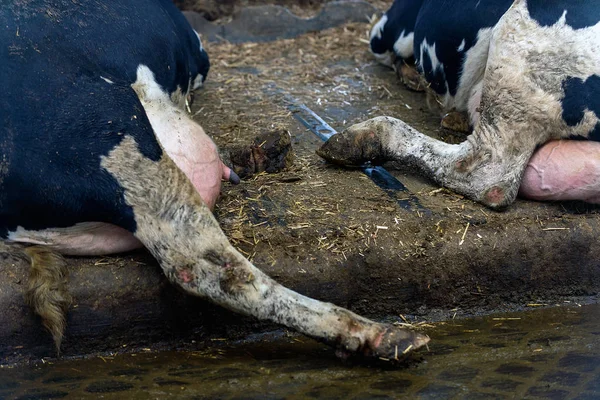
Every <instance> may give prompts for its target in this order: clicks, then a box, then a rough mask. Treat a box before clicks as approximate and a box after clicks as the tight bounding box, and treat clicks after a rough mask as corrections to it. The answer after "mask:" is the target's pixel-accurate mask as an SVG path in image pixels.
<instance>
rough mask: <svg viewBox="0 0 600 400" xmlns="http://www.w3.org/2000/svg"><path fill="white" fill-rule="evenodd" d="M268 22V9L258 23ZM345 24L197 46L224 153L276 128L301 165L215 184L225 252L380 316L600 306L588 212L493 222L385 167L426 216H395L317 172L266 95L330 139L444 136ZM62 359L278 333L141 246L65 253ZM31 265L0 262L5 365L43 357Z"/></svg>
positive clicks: (208, 124) (369, 196) (562, 206)
mask: <svg viewBox="0 0 600 400" xmlns="http://www.w3.org/2000/svg"><path fill="white" fill-rule="evenodd" d="M265 18H269V15H265ZM367 30H368V23H366V22H364V23H361V22H354V23H349V24H345V25H343V26H340V27H337V28H333V29H329V30H325V31H322V32H317V33H309V34H305V35H302V36H300V37H298V38H296V39H285V40H278V41H275V42H270V43H262V44H257V43H245V44H243V43H242V44H231V43H226V42H221V43H214V42H213V43H207V45H206V47H207V49H208V52H209V54H210V55H211V58H212V69H211V72H210V74H209V77H208V80H207V83H206V85H205V88H204V89H202V90H201V91H200V92H199V93H198V94H197V96H196V102H195V104H194V107H193V109H192V114H194V115H195V118H196V119H197V121H198V122H199V123H200V124H201V125H202V126H203V127H204V128H205V129H206V131H207V132H208V133H209V134H210V135H211V136H213V137H214V139H215V141H216V142H217V144H218V145H219V146H220V147H221V149H222V151H223V153H224V154H225V155H226V154H227V149H228V148H231V147H233V146H236V145H240V144H245V143H249V142H251V141H252V140H253V139H254V138H255V137H256V136H257V135H258V134H260V133H261V132H265V131H270V130H274V129H284V130H287V131H289V132H290V134H291V136H292V145H293V148H294V151H295V156H296V161H295V164H294V166H292V167H291V168H290V169H289V170H287V171H284V172H281V173H278V174H260V175H258V176H255V177H253V178H250V179H249V180H247V181H244V182H243V183H242V184H241V185H239V186H230V185H229V184H225V186H224V188H223V191H222V198H221V200H220V202H219V204H218V205H217V209H216V211H215V212H216V214H217V216H218V219H219V221H220V223H221V224H222V227H223V229H224V230H225V232H226V233H227V235H228V237H230V238H231V241H232V243H233V244H234V245H235V246H236V247H237V248H238V249H239V250H240V251H242V252H243V253H244V254H246V255H247V256H248V257H249V258H250V259H251V260H252V261H253V262H254V263H255V264H256V265H257V266H259V267H260V268H262V269H263V270H264V271H265V272H266V273H268V274H269V275H270V276H272V277H273V278H275V279H277V280H278V281H280V282H281V283H283V284H284V285H286V286H289V287H291V288H292V289H294V290H297V291H299V292H301V293H303V294H306V295H309V296H313V297H315V298H318V299H321V300H325V301H331V302H334V303H336V304H338V305H341V306H345V307H348V308H350V309H352V310H353V311H356V312H359V313H362V314H364V315H366V316H370V317H374V318H384V317H388V318H390V317H391V318H398V316H399V315H400V314H403V315H411V316H412V318H414V319H419V320H424V319H443V318H447V317H450V316H453V315H458V316H461V315H471V314H476V313H482V312H490V311H494V310H507V309H515V308H524V307H527V305H528V304H529V305H531V304H555V303H562V302H564V301H574V300H577V301H594V300H596V299H597V296H598V293H599V291H600V266H599V265H598V261H597V260H598V259H600V246H599V245H598V240H597V236H598V232H599V231H600V230H599V229H600V226H599V219H598V210H597V209H596V208H594V207H590V206H586V205H583V204H578V203H569V204H566V203H557V204H551V203H535V202H528V201H522V200H518V201H517V202H516V203H515V204H514V205H513V206H511V207H510V208H509V209H508V210H506V211H504V212H494V211H490V210H487V209H485V208H483V207H482V206H481V205H479V204H476V203H473V202H471V201H468V200H465V199H463V198H462V197H460V196H457V195H456V194H454V193H452V192H449V191H447V190H438V188H437V187H435V186H432V185H431V184H430V183H429V182H427V181H424V180H423V179H421V178H419V177H418V176H416V175H414V174H412V173H411V171H408V170H405V169H402V167H401V166H396V167H399V169H393V167H394V166H386V167H388V169H389V170H390V171H391V172H392V173H393V174H394V175H395V176H396V177H397V178H398V179H399V180H400V181H401V182H403V183H404V185H405V186H406V187H407V188H408V189H409V191H410V193H411V194H412V195H414V196H416V197H417V198H418V199H419V201H420V203H421V204H422V205H423V207H424V208H425V209H426V210H427V211H426V212H423V210H417V209H413V210H406V209H405V208H403V207H401V205H400V203H399V201H398V199H400V200H402V199H403V198H404V197H405V196H407V194H406V193H399V194H398V195H397V197H396V198H395V199H394V198H391V197H390V196H388V195H387V194H386V193H384V192H383V191H382V190H381V189H380V188H379V187H377V186H376V185H375V184H373V182H372V181H371V180H370V179H369V178H367V177H366V176H365V175H364V174H362V173H361V172H360V171H356V170H344V169H340V168H337V167H332V166H329V165H327V164H325V163H324V162H323V161H322V160H321V159H320V158H319V157H318V156H316V155H315V153H314V151H315V150H316V149H317V147H318V146H319V144H320V141H319V139H317V138H316V137H315V136H314V135H313V134H312V133H311V132H309V131H307V130H306V129H305V128H304V127H302V126H301V125H300V124H299V123H298V122H297V121H296V120H295V119H294V118H293V117H292V115H291V113H290V112H289V111H288V110H287V108H286V107H285V103H284V101H283V98H282V96H281V94H279V95H274V94H273V93H274V92H273V87H274V86H276V87H278V88H280V89H282V90H283V91H284V92H285V93H288V94H290V95H292V96H293V97H295V98H297V99H298V100H299V101H300V102H302V103H305V104H306V105H308V106H309V107H310V108H312V109H313V110H314V111H316V112H317V113H318V114H319V115H321V116H322V117H323V118H324V119H325V120H326V121H328V122H329V123H330V124H331V125H332V126H334V127H335V128H336V129H339V130H342V129H343V128H344V127H345V126H349V125H350V124H352V123H356V122H359V121H361V120H364V119H366V118H370V117H374V116H377V115H391V116H395V117H397V118H401V119H404V120H405V121H406V122H408V123H410V124H411V125H413V126H414V127H415V128H417V129H419V130H421V131H422V132H424V133H427V134H430V135H433V136H436V137H441V138H444V139H445V140H449V141H455V142H456V141H459V140H463V139H464V137H461V136H457V135H455V134H453V133H451V132H447V131H444V130H442V129H441V128H439V116H438V115H436V114H435V113H434V112H432V111H430V109H429V107H428V106H427V104H426V100H425V96H424V95H423V94H420V93H414V92H410V91H408V90H407V89H405V88H404V87H403V86H402V85H401V84H400V83H399V82H398V81H397V79H396V76H395V74H394V72H393V71H391V70H388V69H386V68H384V67H382V66H379V65H377V64H376V63H375V61H374V60H373V58H372V57H371V56H370V54H369V53H368V50H367V45H366V44H365V43H364V40H365V34H366V32H367ZM69 265H70V268H71V284H70V287H71V293H72V294H73V296H74V299H75V302H74V305H73V306H72V307H71V310H70V312H69V321H68V330H67V338H66V340H65V343H64V353H65V355H67V356H69V355H81V354H90V353H96V352H103V351H117V350H127V349H130V348H135V347H137V348H140V347H153V348H161V347H167V348H172V347H173V346H175V347H177V346H178V345H179V344H181V343H183V342H186V343H189V342H190V340H192V339H193V340H195V341H197V342H202V341H210V339H211V338H219V337H230V338H235V337H238V338H239V337H243V336H244V335H245V334H246V333H248V332H256V331H261V330H262V331H264V330H268V329H273V328H274V327H273V326H271V325H265V324H258V323H257V322H256V321H254V320H252V319H247V318H240V317H238V316H236V315H233V314H231V313H229V312H226V311H223V310H221V309H219V308H217V307H214V306H212V305H210V304H207V303H206V302H204V301H202V300H199V299H192V298H189V297H187V296H184V295H183V294H181V293H179V292H178V291H177V290H176V289H174V288H173V287H171V286H170V285H169V284H168V283H167V281H166V279H165V278H164V277H163V275H162V273H161V271H160V268H159V267H158V266H157V264H156V263H155V262H154V260H152V259H151V257H150V256H148V255H147V254H146V253H145V252H139V253H135V254H128V255H124V256H118V257H106V258H102V259H97V258H73V259H70V260H69ZM27 270H28V267H27V265H26V264H25V263H24V262H23V261H22V260H19V259H18V258H15V257H13V256H11V255H9V254H7V255H3V258H2V262H0V274H1V275H2V276H3V277H5V278H3V280H2V282H1V283H0V307H2V310H3V312H2V314H1V315H0V343H3V344H4V345H3V346H1V347H0V364H1V363H8V362H12V361H22V360H24V359H36V358H39V357H46V356H53V354H54V353H53V351H52V343H51V340H50V338H49V335H47V334H46V332H44V331H43V329H42V327H41V325H40V323H39V321H38V320H37V318H35V317H34V316H33V315H31V313H30V311H29V309H28V308H27V307H26V306H25V305H24V303H23V299H22V291H23V284H24V282H26V275H27Z"/></svg>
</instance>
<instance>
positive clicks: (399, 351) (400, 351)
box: [367, 325, 430, 361]
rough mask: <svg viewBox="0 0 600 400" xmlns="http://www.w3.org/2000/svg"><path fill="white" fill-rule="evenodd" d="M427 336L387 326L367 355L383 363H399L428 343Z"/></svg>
mask: <svg viewBox="0 0 600 400" xmlns="http://www.w3.org/2000/svg"><path fill="white" fill-rule="evenodd" d="M429 340H430V339H429V336H427V335H424V334H422V333H418V332H414V331H410V330H407V329H403V328H399V327H397V326H393V325H389V326H388V327H387V328H386V329H385V330H384V331H383V332H382V333H381V334H380V335H379V336H378V337H377V339H376V340H375V342H374V343H372V344H371V345H372V346H373V348H371V349H369V350H368V353H370V354H367V355H370V356H374V357H377V358H379V359H382V360H384V361H387V360H389V361H400V360H402V359H404V358H405V357H406V356H408V355H409V354H410V353H411V352H412V351H414V350H417V349H419V348H421V347H423V346H425V345H426V344H427V343H429Z"/></svg>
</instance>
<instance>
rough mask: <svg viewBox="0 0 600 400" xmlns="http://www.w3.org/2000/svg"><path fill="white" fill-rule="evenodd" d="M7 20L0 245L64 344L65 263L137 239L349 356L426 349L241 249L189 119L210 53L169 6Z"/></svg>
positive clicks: (14, 10) (18, 8)
mask: <svg viewBox="0 0 600 400" xmlns="http://www.w3.org/2000/svg"><path fill="white" fill-rule="evenodd" d="M0 25H1V26H2V30H1V31H0V43H1V44H2V46H0V64H1V65H2V68H0V87H2V88H3V96H1V98H0V123H1V125H0V126H1V128H0V129H1V130H0V132H1V135H0V151H1V153H0V154H1V158H0V237H1V238H2V239H4V240H5V241H6V242H15V243H21V244H23V245H19V246H22V249H23V251H24V252H25V253H26V254H27V256H28V257H29V259H30V260H31V267H32V269H31V277H30V282H29V286H28V289H27V294H26V298H27V300H28V302H29V304H30V305H31V306H32V307H33V308H34V309H35V310H36V312H37V313H39V314H40V315H41V317H42V320H43V323H44V325H45V326H46V327H47V328H48V330H49V331H50V332H51V333H52V335H53V337H54V341H55V343H56V347H57V349H59V348H60V345H61V340H62V337H63V330H64V325H65V318H64V315H65V312H66V310H67V307H68V304H69V297H68V294H67V292H66V286H65V285H66V283H65V281H66V279H65V276H66V272H67V271H66V270H65V265H64V262H63V260H62V258H61V256H60V255H59V254H68V255H101V254H113V253H118V252H122V251H127V250H131V249H134V248H136V247H139V246H140V245H143V246H145V247H146V248H147V249H148V251H150V253H151V254H152V255H153V256H154V257H155V258H156V259H157V260H158V262H159V263H160V265H161V267H162V269H163V271H164V273H165V275H166V276H167V277H168V279H169V280H170V281H171V282H172V283H173V284H175V285H177V286H179V287H180V288H181V289H183V290H184V291H185V292H187V293H189V294H192V295H194V296H201V297H204V298H207V299H209V300H211V301H213V302H215V303H217V304H220V305H222V306H223V307H226V308H229V309H231V310H234V311H237V312H240V313H243V314H247V315H253V316H255V317H257V318H260V319H265V320H271V321H274V322H278V323H281V324H283V325H285V326H287V327H289V328H292V329H296V330H298V331H299V332H302V333H304V334H306V335H308V336H311V337H314V338H316V339H318V340H321V341H324V342H327V343H329V344H332V345H334V346H337V347H338V348H339V349H341V350H343V351H345V352H357V353H359V354H365V355H370V356H376V357H384V358H390V359H393V358H395V357H399V356H402V355H403V354H406V353H408V352H409V351H411V350H413V349H417V348H419V347H421V346H422V345H424V344H426V343H427V342H428V341H429V338H428V337H426V336H424V335H421V334H418V333H414V332H411V331H407V330H404V329H401V328H399V327H396V326H393V325H386V324H380V323H376V322H373V321H370V320H368V319H366V318H362V317H360V316H358V315H356V314H354V313H352V312H350V311H348V310H345V309H343V308H340V307H336V306H334V305H332V304H328V303H323V302H320V301H317V300H313V299H310V298H307V297H304V296H302V295H300V294H298V293H295V292H293V291H291V290H289V289H287V288H285V287H283V286H281V285H279V284H278V283H277V282H275V281H273V280H272V279H270V278H269V277H268V276H266V275H265V274H264V273H262V272H261V271H260V270H259V269H257V268H256V267H255V266H254V265H252V264H251V263H250V262H249V261H248V260H246V259H245V258H244V257H243V256H242V255H241V254H240V253H239V252H238V251H236V249H235V248H233V246H231V244H229V242H228V241H227V238H226V237H225V235H224V234H223V232H222V231H221V228H220V227H219V224H218V223H217V221H216V220H215V218H214V217H213V215H212V213H211V210H210V206H212V205H213V204H214V201H215V199H216V196H217V195H218V192H219V187H220V180H221V178H225V179H228V178H230V176H231V174H230V171H229V169H228V168H227V167H225V166H224V165H223V163H222V162H221V161H220V159H219V157H218V153H217V151H216V148H215V145H214V144H213V143H212V141H211V140H210V139H209V138H208V137H207V136H206V134H205V133H204V131H203V130H202V128H201V127H200V126H199V125H197V124H196V123H195V122H194V121H192V120H191V119H190V118H189V117H188V116H187V115H186V113H185V112H184V105H185V101H186V98H187V96H188V95H189V93H190V91H192V90H193V89H195V88H196V87H198V86H200V85H201V83H202V81H203V80H204V78H205V76H206V73H207V71H208V57H207V55H206V52H205V51H204V50H203V48H202V45H201V43H200V40H199V37H198V36H197V34H196V33H195V32H194V31H193V30H192V29H191V28H190V26H189V25H188V24H187V22H186V21H185V19H184V17H183V16H182V14H180V13H179V11H178V10H177V9H176V8H175V6H174V5H173V4H172V2H171V0H128V1H124V2H115V1H108V0H97V1H93V2H87V1H85V2H75V1H62V0H31V1H28V2H25V3H23V2H21V1H17V0H9V1H8V2H5V3H3V4H2V5H1V6H0ZM230 179H231V180H234V181H235V180H236V179H235V177H232V178H230ZM202 196H204V200H203V199H202Z"/></svg>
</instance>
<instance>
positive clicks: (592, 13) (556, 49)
mask: <svg viewBox="0 0 600 400" xmlns="http://www.w3.org/2000/svg"><path fill="white" fill-rule="evenodd" d="M599 20H600V4H598V2H594V1H568V0H564V1H560V0H556V1H545V0H516V1H514V2H513V0H487V1H479V0H465V1H461V2H460V5H459V4H457V3H454V2H448V1H446V2H439V1H433V0H421V1H420V0H415V1H412V0H411V1H409V0H396V1H395V2H394V4H393V5H392V7H391V8H390V10H389V11H388V12H387V13H386V14H385V15H384V16H383V17H382V19H381V20H380V21H379V22H378V23H377V24H376V26H375V27H374V28H373V31H372V34H371V50H372V51H373V53H374V54H375V55H376V57H377V58H378V59H379V60H380V61H381V62H383V63H384V64H387V65H390V66H392V65H394V64H395V65H396V68H397V69H398V72H399V75H400V76H401V77H402V78H403V80H404V81H405V82H406V83H407V84H408V86H410V87H412V88H416V87H417V86H418V85H419V84H418V81H419V79H420V78H419V77H418V76H416V77H415V74H411V70H410V68H409V65H410V64H411V63H412V62H415V63H416V65H417V68H418V70H419V72H420V73H421V76H422V78H423V79H424V80H425V81H426V83H425V85H426V86H428V88H429V90H430V91H431V92H433V93H434V95H435V96H436V97H437V100H438V102H439V104H441V106H442V108H443V110H444V112H448V111H467V112H468V114H469V117H470V120H471V124H472V126H473V133H472V134H471V135H470V136H469V137H468V138H467V140H466V141H464V142H463V143H460V144H457V145H452V144H447V143H444V142H441V141H438V140H435V139H432V138H430V137H428V136H425V135H423V134H421V133H419V132H417V131H416V130H415V129H413V128H411V127H410V126H408V125H406V124H405V123H404V122H402V121H400V120H397V119H394V118H390V117H379V118H375V119H372V120H369V121H366V122H363V123H360V124H357V125H354V126H352V127H350V128H349V129H347V131H346V132H344V133H343V134H340V135H335V136H333V137H332V138H331V139H330V140H329V141H328V142H326V143H325V144H324V145H323V146H322V148H321V149H319V151H318V154H319V155H321V156H322V157H324V158H325V159H327V160H328V161H330V162H333V163H337V164H343V165H359V164H363V163H365V162H368V161H370V162H373V163H382V162H385V161H390V160H396V161H399V162H402V163H405V164H408V165H412V166H414V167H415V168H416V169H417V170H419V171H420V172H422V173H423V174H424V175H426V176H428V177H430V178H431V179H433V180H434V181H435V182H437V183H438V184H440V185H442V186H446V187H448V188H450V189H452V190H455V191H456V192H458V193H461V194H463V195H465V196H467V197H469V198H471V199H473V200H476V201H479V202H481V203H483V204H485V205H487V206H489V207H492V208H499V207H504V206H507V205H509V204H511V203H512V202H513V201H514V199H515V197H516V196H517V193H518V192H519V188H520V193H521V195H523V196H525V197H528V198H532V199H539V200H585V201H588V202H592V203H600V143H598V141H600V119H599V118H600V24H599ZM565 139H571V140H565ZM573 139H580V140H573ZM581 139H589V140H581Z"/></svg>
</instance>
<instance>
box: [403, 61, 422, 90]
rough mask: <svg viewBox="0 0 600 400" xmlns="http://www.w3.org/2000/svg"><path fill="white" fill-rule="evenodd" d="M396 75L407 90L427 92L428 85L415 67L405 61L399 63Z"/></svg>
mask: <svg viewBox="0 0 600 400" xmlns="http://www.w3.org/2000/svg"><path fill="white" fill-rule="evenodd" d="M396 74H397V75H398V79H400V82H402V83H403V84H404V86H406V88H407V89H409V90H412V91H413V92H424V91H425V88H426V87H427V84H426V83H425V80H424V79H423V77H422V76H421V74H419V72H418V71H417V69H416V68H415V67H414V66H413V65H410V64H407V63H406V62H404V60H399V61H397V62H396Z"/></svg>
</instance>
